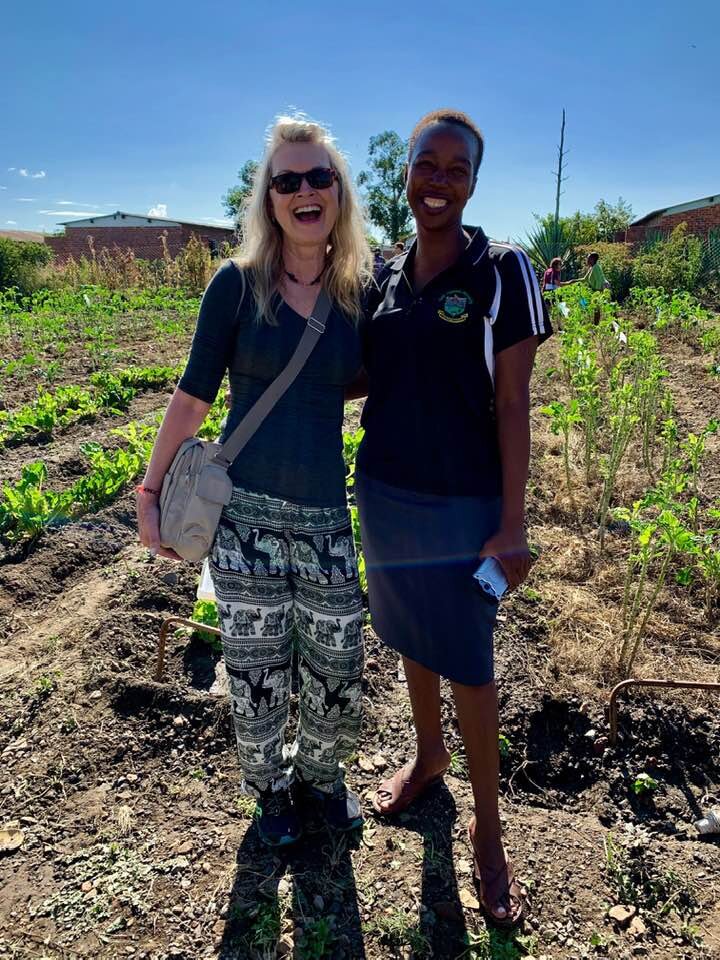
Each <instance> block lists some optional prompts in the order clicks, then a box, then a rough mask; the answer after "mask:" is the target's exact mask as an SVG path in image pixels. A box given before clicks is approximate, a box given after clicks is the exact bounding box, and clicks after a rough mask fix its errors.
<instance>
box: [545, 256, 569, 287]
mask: <svg viewBox="0 0 720 960" xmlns="http://www.w3.org/2000/svg"><path fill="white" fill-rule="evenodd" d="M562 267H563V262H562V260H561V259H560V257H553V259H552V260H551V261H550V266H549V267H548V268H547V270H546V271H545V273H544V274H543V282H542V292H543V293H545V292H546V291H547V292H549V291H552V290H558V289H559V288H560V287H562V286H564V284H563V279H562Z"/></svg>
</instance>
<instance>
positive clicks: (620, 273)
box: [577, 243, 633, 301]
mask: <svg viewBox="0 0 720 960" xmlns="http://www.w3.org/2000/svg"><path fill="white" fill-rule="evenodd" d="M577 252H578V255H579V256H580V257H582V264H583V266H582V268H581V269H584V268H585V260H586V258H587V255H588V254H589V253H593V252H594V253H598V254H599V255H600V266H601V267H602V268H603V273H604V274H605V276H606V277H607V280H608V283H609V284H610V292H611V293H612V298H613V300H619V301H622V300H624V299H625V297H627V295H628V293H629V292H630V287H631V286H632V285H633V263H632V255H631V253H630V244H628V243H593V244H588V245H585V246H581V247H578V248H577Z"/></svg>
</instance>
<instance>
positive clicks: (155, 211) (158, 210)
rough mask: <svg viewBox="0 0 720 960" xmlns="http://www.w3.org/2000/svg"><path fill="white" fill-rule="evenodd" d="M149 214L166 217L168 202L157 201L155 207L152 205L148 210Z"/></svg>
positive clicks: (150, 215)
mask: <svg viewBox="0 0 720 960" xmlns="http://www.w3.org/2000/svg"><path fill="white" fill-rule="evenodd" d="M147 215H148V216H149V217H166V216H167V215H168V212H167V204H166V203H156V204H155V206H154V207H150V209H149V210H148V212H147Z"/></svg>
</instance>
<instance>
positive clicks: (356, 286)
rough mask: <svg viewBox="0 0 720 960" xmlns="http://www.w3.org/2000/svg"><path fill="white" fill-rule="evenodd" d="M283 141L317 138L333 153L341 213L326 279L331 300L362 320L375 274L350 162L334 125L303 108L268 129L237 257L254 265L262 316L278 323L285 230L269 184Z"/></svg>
mask: <svg viewBox="0 0 720 960" xmlns="http://www.w3.org/2000/svg"><path fill="white" fill-rule="evenodd" d="M284 143H317V144H320V145H321V146H323V147H324V148H325V149H326V150H327V152H328V155H329V158H330V165H331V166H332V167H333V169H334V170H335V172H336V173H337V177H338V187H339V190H338V216H337V220H336V221H335V225H334V226H333V229H332V231H331V233H330V236H329V237H328V248H329V249H328V260H327V269H326V271H325V274H324V277H323V282H324V285H325V289H326V290H327V292H328V295H329V297H330V299H331V300H332V302H333V303H334V304H336V305H337V307H338V308H339V309H340V310H341V311H342V312H343V313H344V314H346V315H347V316H349V317H351V318H352V319H353V320H355V321H357V320H358V319H359V317H360V313H361V295H362V290H363V287H364V286H365V285H366V284H367V283H368V282H370V280H371V278H372V254H371V252H370V247H369V245H368V242H367V238H366V235H365V224H364V222H363V218H362V214H361V211H360V204H359V203H358V200H357V196H356V194H355V190H354V188H353V184H352V180H351V178H350V170H349V168H348V164H347V162H346V160H345V158H344V157H343V155H342V154H341V153H340V151H339V150H338V148H337V147H336V146H335V141H334V140H333V138H332V136H331V135H330V133H329V131H328V130H326V129H325V128H324V127H322V126H320V124H319V123H315V122H314V121H312V120H310V119H308V118H307V117H306V116H305V115H304V114H295V115H294V116H292V117H278V118H277V120H276V121H275V123H274V124H273V126H272V127H271V128H270V130H269V131H268V135H267V138H266V145H265V155H264V156H263V159H262V161H261V163H260V165H259V167H258V169H257V171H256V173H255V177H254V180H253V188H252V192H251V194H250V196H249V197H248V199H247V201H246V203H245V204H244V208H243V213H242V224H243V231H242V235H243V241H242V244H241V247H240V251H239V253H238V256H237V257H236V258H235V260H236V263H237V264H238V266H240V267H244V268H246V269H248V270H249V274H250V276H249V279H250V284H251V287H252V290H253V293H254V295H255V302H256V304H257V316H258V319H265V320H266V321H267V322H268V323H271V324H276V323H277V317H276V315H275V309H274V303H273V301H274V294H275V292H276V290H277V288H278V285H279V282H280V277H281V276H282V272H283V258H282V248H283V234H282V231H281V229H280V227H279V226H278V225H277V223H275V222H274V221H273V220H272V219H271V216H270V209H269V204H268V190H269V189H270V178H271V177H272V159H273V156H274V154H275V151H276V150H277V149H278V147H280V146H281V145H282V144H284Z"/></svg>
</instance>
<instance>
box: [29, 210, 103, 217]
mask: <svg viewBox="0 0 720 960" xmlns="http://www.w3.org/2000/svg"><path fill="white" fill-rule="evenodd" d="M37 212H38V213H40V214H42V215H43V216H44V217H91V216H92V211H90V212H88V211H87V210H38V211H37Z"/></svg>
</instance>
